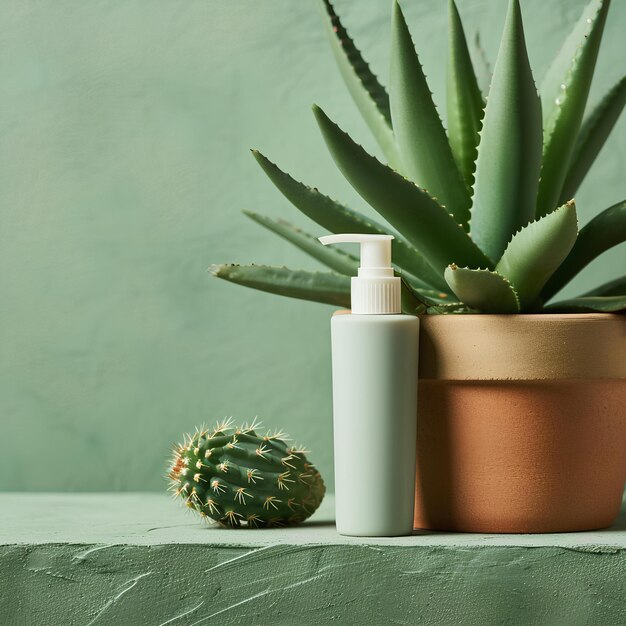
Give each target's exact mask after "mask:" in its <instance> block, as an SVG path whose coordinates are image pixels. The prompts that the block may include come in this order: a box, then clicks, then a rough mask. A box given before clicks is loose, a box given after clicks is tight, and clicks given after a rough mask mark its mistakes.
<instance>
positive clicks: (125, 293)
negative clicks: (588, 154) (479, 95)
mask: <svg viewBox="0 0 626 626" xmlns="http://www.w3.org/2000/svg"><path fill="white" fill-rule="evenodd" d="M445 4H446V3H445V2H442V1H441V0H440V1H438V2H437V1H435V0H428V1H426V0H420V1H417V0H413V1H411V2H408V1H407V2H405V3H404V5H405V6H406V13H407V19H408V20H409V22H410V25H411V27H412V30H413V33H414V36H415V40H416V41H417V44H418V50H419V52H420V54H421V55H422V60H423V62H424V64H425V66H426V70H427V73H428V75H429V79H430V81H431V85H432V88H433V91H434V92H435V95H436V96H437V97H439V100H440V101H441V95H442V94H443V88H444V76H443V73H442V64H443V63H444V54H445V48H444V47H445V30H444V29H445V22H446V17H445ZM583 4H584V2H583V0H559V1H556V0H552V1H550V2H546V1H545V0H524V2H523V3H522V5H523V11H524V17H525V20H526V24H527V35H528V40H529V47H530V54H531V61H532V63H533V67H534V69H535V74H536V76H537V77H538V79H539V78H540V77H541V75H542V73H543V70H544V69H545V67H546V65H547V63H548V61H549V59H550V57H551V56H552V54H553V53H554V52H555V51H556V49H557V48H558V47H559V45H560V42H561V40H562V38H563V37H564V36H565V33H566V31H567V29H568V28H569V26H570V25H571V24H572V23H573V21H574V20H575V19H576V18H577V16H578V14H579V12H580V10H581V7H582V6H583ZM614 4H615V6H613V8H612V10H611V14H610V16H609V21H608V24H607V29H606V36H605V43H604V45H603V49H602V53H601V59H600V63H599V70H598V75H597V80H596V82H595V83H594V87H593V95H592V99H593V98H595V97H597V96H598V95H599V94H600V93H602V92H603V91H604V90H605V89H606V88H608V86H609V85H610V84H612V83H613V82H614V81H615V80H616V79H617V78H619V76H620V73H621V72H622V71H623V64H622V61H623V58H624V54H623V52H624V43H623V32H625V31H626V10H625V8H626V7H624V6H620V4H621V3H614ZM337 5H338V9H339V10H340V11H341V13H342V14H343V15H344V17H345V22H346V23H347V24H348V25H349V26H351V27H352V30H353V33H354V35H355V37H357V39H358V41H359V43H360V44H361V45H362V47H363V48H365V49H366V50H368V51H369V54H368V56H369V58H370V59H371V60H372V64H373V66H374V68H375V70H376V71H377V72H378V73H379V74H380V75H381V76H382V77H385V76H386V74H387V41H388V15H389V8H390V7H389V3H388V2H386V1H382V0H379V1H373V0H370V1H368V2H366V1H359V2H349V1H348V0H342V1H339V2H338V3H337ZM459 8H460V10H461V12H462V14H463V17H464V18H465V19H466V23H467V25H468V28H469V31H470V32H473V31H474V30H476V29H480V32H481V34H482V37H483V40H484V45H485V47H486V49H487V51H488V53H489V55H490V56H491V57H492V58H493V57H495V53H496V50H497V43H498V39H499V32H500V28H501V25H502V22H503V17H504V10H505V3H503V2H500V1H496V0H459ZM313 102H317V103H319V104H321V105H323V106H324V107H325V109H326V110H327V111H328V112H329V113H330V114H332V115H333V117H334V118H335V119H337V120H338V121H339V122H340V123H341V124H342V125H343V126H344V127H345V128H346V129H347V130H349V131H350V132H352V133H353V134H355V135H356V136H357V137H358V138H359V139H362V140H363V142H364V144H365V145H366V146H367V147H368V148H369V149H373V145H372V141H371V140H370V139H369V137H368V136H367V133H366V130H365V128H364V125H363V123H362V122H361V121H360V120H359V119H358V118H357V115H356V114H355V110H354V108H353V107H352V104H351V102H350V100H349V97H348V96H347V94H346V92H345V91H344V90H343V88H342V85H341V82H340V79H339V77H338V74H337V72H336V70H335V67H334V65H333V60H332V58H331V55H330V52H329V50H328V47H327V45H326V42H325V40H324V33H323V30H322V28H321V24H320V21H319V17H318V14H317V9H316V7H315V3H313V2H294V1H293V0H291V1H288V0H264V1H263V2H259V1H258V0H231V1H229V2H218V1H216V0H193V1H191V0H185V1H184V2H183V1H178V2H177V1H172V0H159V1H153V0H152V1H148V0H133V1H125V0H114V1H110V2H103V1H101V2H78V1H76V2H70V1H68V0H60V1H59V0H56V1H54V2H53V1H52V0H42V1H39V2H24V1H21V0H20V1H17V0H14V1H8V2H3V3H1V4H0V215H1V221H0V488H2V489H11V490H64V489H68V490H86V489H91V490H110V489H122V490H123V489H159V488H161V486H162V483H161V474H162V473H163V467H164V465H163V459H164V456H165V454H166V453H167V448H168V446H169V444H170V443H171V442H172V441H173V440H174V439H176V438H177V436H178V434H179V433H180V432H181V431H183V430H185V429H189V428H191V427H193V425H194V424H195V423H196V422H201V421H203V420H213V419H215V418H218V417H222V416H225V415H231V414H233V415H236V416H243V417H244V418H251V417H254V416H255V415H259V416H260V417H261V418H262V419H263V420H264V421H265V423H266V424H267V425H268V426H272V427H273V426H283V427H286V428H287V429H288V430H289V431H290V432H291V433H292V435H293V437H294V438H295V439H297V440H298V441H304V442H306V443H307V444H308V446H309V447H310V448H311V449H312V451H313V454H312V457H313V459H314V460H315V461H317V463H318V465H319V466H320V468H321V470H322V472H323V473H325V474H326V475H327V477H328V478H330V472H331V468H332V459H331V415H330V372H329V348H328V340H329V338H328V318H329V315H330V312H331V309H330V308H329V307H324V306H321V305H313V304H307V303H304V302H297V301H290V300H284V299H278V298H273V297H271V296H267V295H265V294H261V293H256V292H253V291H250V290H245V289H242V288H238V287H235V286H233V285H229V284H226V283H222V282H219V281H217V280H214V279H213V280H212V279H210V278H209V277H208V276H207V274H206V271H205V270H206V267H207V266H208V265H209V264H210V263H212V262H221V261H240V262H251V261H257V262H268V263H273V264H283V263H285V264H288V265H293V266H302V267H312V266H313V264H312V262H311V261H309V260H308V259H307V258H304V257H302V256H301V255H300V253H298V252H296V251H294V250H292V249H290V248H289V246H288V244H286V243H283V242H282V241H278V240H277V239H275V238H273V237H272V236H271V235H269V234H268V233H266V232H264V231H262V230H261V229H260V228H259V227H258V226H256V225H254V224H253V223H251V222H249V221H247V220H246V218H244V217H243V216H242V215H241V214H240V210H241V209H243V208H247V209H253V210H256V211H260V212H266V213H268V214H271V215H278V214H281V215H284V216H288V217H289V218H290V219H292V220H293V221H295V222H297V223H300V224H305V220H304V218H300V217H299V215H297V212H296V211H295V209H293V208H291V207H289V206H288V204H287V203H286V201H284V200H283V199H282V197H280V196H279V194H278V193H277V192H275V191H274V189H273V188H272V187H271V185H270V184H269V182H268V181H266V180H264V178H263V175H262V173H261V172H260V170H259V169H258V167H257V166H256V164H255V163H254V161H253V159H252V158H251V156H250V155H249V153H248V148H249V147H258V148H260V149H262V150H263V151H264V152H265V153H266V154H268V156H270V157H271V158H272V159H275V160H276V161H277V162H278V163H280V164H282V165H284V166H285V167H287V168H288V169H290V171H291V172H292V173H293V174H294V175H296V176H297V177H300V178H302V179H305V180H306V181H307V182H308V183H310V184H313V185H316V186H319V187H321V188H323V189H324V190H325V191H326V192H328V193H330V194H331V195H334V196H335V197H337V198H339V199H342V200H344V201H347V202H349V203H351V204H352V205H353V206H358V207H361V205H362V203H361V202H360V201H358V200H357V198H356V196H355V194H354V193H353V192H352V191H351V190H350V189H348V188H347V187H346V185H345V184H344V183H343V181H342V180H341V178H340V176H339V174H338V173H337V172H336V171H335V170H334V169H333V166H332V164H331V161H330V158H329V157H328V155H327V153H326V151H325V148H324V146H323V144H322V141H321V139H320V138H319V136H318V134H317V131H316V128H315V124H314V121H313V119H312V116H311V113H310V105H311V104H312V103H313ZM625 124H626V122H625V121H624V120H622V121H621V122H620V124H619V126H618V128H617V129H616V132H615V136H614V137H613V138H612V139H611V140H610V142H609V144H608V145H607V146H606V148H605V150H604V152H603V153H602V155H601V156H600V158H599V160H598V162H597V163H596V165H595V166H594V168H593V170H592V172H591V175H590V176H589V178H588V180H587V182H586V184H585V186H584V187H583V188H582V189H581V191H580V193H579V195H578V198H577V200H578V202H579V207H580V212H581V215H582V221H583V222H584V221H586V220H587V219H588V218H589V217H591V216H592V215H593V214H594V213H595V212H597V211H599V210H600V209H602V208H605V207H606V206H608V205H609V204H611V203H613V202H616V201H618V200H620V199H622V197H623V195H624V180H623V175H624V171H625V167H626V133H624V130H625V129H626V125H625ZM625 261H626V254H625V250H624V248H623V247H622V248H621V249H618V250H614V251H612V252H611V253H608V254H606V255H605V256H604V257H603V258H602V259H601V260H598V261H597V262H596V263H595V264H594V265H593V266H592V267H590V268H588V269H587V270H586V271H585V272H584V273H583V275H582V276H581V277H580V279H579V280H578V281H577V283H576V285H575V287H576V288H572V289H570V290H568V292H569V293H574V292H575V291H577V290H578V289H581V288H586V287H588V286H591V285H592V284H593V283H594V282H596V281H599V280H607V279H609V278H613V277H615V276H617V275H618V274H619V273H621V272H620V270H621V269H622V268H623V267H624V264H625Z"/></svg>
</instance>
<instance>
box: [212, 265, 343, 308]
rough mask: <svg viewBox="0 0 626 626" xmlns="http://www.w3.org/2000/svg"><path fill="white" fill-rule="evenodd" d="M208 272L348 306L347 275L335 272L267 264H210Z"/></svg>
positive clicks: (272, 290)
mask: <svg viewBox="0 0 626 626" xmlns="http://www.w3.org/2000/svg"><path fill="white" fill-rule="evenodd" d="M209 272H210V273H211V274H212V275H213V276H217V278H222V279H224V280H227V281H229V282H231V283H237V284H238V285H243V286H245V287H251V288H253V289H258V290H260V291H267V292H268V293H273V294H277V295H279V296H287V297H289V298H298V299H300V300H312V301H314V302H321V303H323V304H333V305H335V306H340V307H347V308H350V278H349V277H348V276H343V275H341V274H335V273H334V272H307V271H305V270H292V269H289V268H286V267H270V266H267V265H231V264H228V265H226V264H224V265H211V267H209Z"/></svg>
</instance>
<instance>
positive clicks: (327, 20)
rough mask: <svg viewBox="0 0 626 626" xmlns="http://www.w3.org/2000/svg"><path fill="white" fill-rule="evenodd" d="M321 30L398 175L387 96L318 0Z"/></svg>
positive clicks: (326, 5)
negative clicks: (321, 21) (324, 30)
mask: <svg viewBox="0 0 626 626" xmlns="http://www.w3.org/2000/svg"><path fill="white" fill-rule="evenodd" d="M320 5H321V12H322V18H323V20H324V26H325V28H326V33H327V34H328V39H329V41H330V45H331V48H332V51H333V55H334V57H335V60H336V62H337V65H338V66H339V71H340V72H341V76H342V77H343V80H344V82H345V84H346V86H347V88H348V91H349V92H350V95H351V96H352V98H353V100H354V103H355V104H356V106H357V108H358V109H359V111H360V113H361V115H362V116H363V119H364V120H365V122H366V124H367V125H368V126H369V129H370V130H371V132H372V134H373V135H374V137H375V139H376V141H377V142H378V145H379V146H380V147H381V149H382V151H383V153H384V154H385V157H386V158H387V160H388V161H389V164H390V165H391V166H392V167H393V168H394V169H398V170H400V171H401V169H402V166H401V161H400V157H399V155H398V149H397V146H396V143H395V140H394V136H393V131H392V129H391V113H390V111H389V96H388V95H387V92H386V90H385V88H384V87H383V86H382V85H381V84H380V82H379V81H378V79H377V78H376V76H375V75H374V74H373V73H372V71H371V70H370V68H369V65H368V64H367V63H366V62H365V60H364V59H363V56H362V55H361V52H360V51H359V50H358V48H357V47H356V46H355V45H354V42H353V40H352V39H351V37H350V35H349V34H348V31H347V30H346V29H345V28H344V26H343V24H342V23H341V20H340V19H339V16H338V15H337V14H336V13H335V9H334V8H333V5H332V4H331V3H330V1H329V0H321V1H320Z"/></svg>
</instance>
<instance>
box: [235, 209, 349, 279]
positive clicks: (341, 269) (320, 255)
mask: <svg viewBox="0 0 626 626" xmlns="http://www.w3.org/2000/svg"><path fill="white" fill-rule="evenodd" d="M244 213H245V214H246V215H247V216H248V217H249V218H250V219H252V220H254V221H255V222H256V223H257V224H261V226H264V227H265V228H267V229H268V230H271V231H272V232H274V233H276V234H277V235H279V236H280V237H283V239H286V240H287V241H289V242H290V243H292V244H294V245H295V246H296V247H298V248H300V250H302V251H304V252H306V253H307V254H309V255H310V256H312V257H313V258H314V259H317V260H318V261H320V262H321V263H323V264H324V265H326V266H327V267H329V268H330V269H331V270H334V271H335V272H338V273H339V274H344V275H345V276H356V275H357V272H358V269H359V260H358V259H357V258H356V257H355V256H353V255H351V254H348V253H347V252H344V251H343V250H341V249H340V248H331V247H329V246H323V245H322V244H321V243H320V242H319V241H318V239H317V238H316V237H313V235H309V233H306V232H304V231H303V230H300V229H299V228H296V227H295V226H294V225H293V224H290V223H289V222H287V221H285V220H282V219H276V220H275V219H272V218H270V217H266V216H265V215H259V214H258V213H253V212H252V211H244Z"/></svg>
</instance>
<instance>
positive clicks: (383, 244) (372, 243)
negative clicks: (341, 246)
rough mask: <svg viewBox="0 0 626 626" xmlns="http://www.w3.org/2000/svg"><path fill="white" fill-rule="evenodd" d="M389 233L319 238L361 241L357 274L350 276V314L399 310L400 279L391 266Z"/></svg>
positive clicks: (335, 240)
mask: <svg viewBox="0 0 626 626" xmlns="http://www.w3.org/2000/svg"><path fill="white" fill-rule="evenodd" d="M392 239H393V235H359V234H347V235H326V236H325V237H320V238H319V240H320V241H321V242H322V243H323V244H324V245H325V246H327V245H328V244H332V243H359V244H361V264H360V266H359V273H358V276H355V277H353V278H352V285H351V286H352V313H354V314H356V315H388V314H392V313H400V312H401V310H402V309H401V306H400V279H399V278H397V277H396V276H394V274H393V267H392V266H391V240H392Z"/></svg>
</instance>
